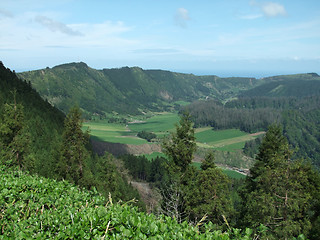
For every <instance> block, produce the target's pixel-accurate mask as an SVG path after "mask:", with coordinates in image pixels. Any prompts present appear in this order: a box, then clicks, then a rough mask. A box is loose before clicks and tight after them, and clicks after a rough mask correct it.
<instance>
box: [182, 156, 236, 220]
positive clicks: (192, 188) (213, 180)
mask: <svg viewBox="0 0 320 240" xmlns="http://www.w3.org/2000/svg"><path fill="white" fill-rule="evenodd" d="M201 169H202V170H201V171H198V173H197V174H196V175H193V177H192V176H191V177H190V176H188V177H189V178H192V179H190V181H189V184H188V185H187V186H186V190H185V205H186V212H187V213H188V215H189V218H190V220H191V221H196V222H198V221H199V220H200V219H201V218H202V217H203V216H206V217H207V220H209V221H211V222H213V223H214V224H217V225H220V226H221V225H223V224H224V217H226V218H227V219H228V218H229V216H231V215H232V213H233V207H232V201H231V198H230V185H231V181H230V179H229V178H228V177H227V176H226V175H225V174H224V173H223V172H222V170H221V169H220V168H217V167H216V165H215V163H214V154H213V153H212V152H210V153H209V154H208V155H207V156H206V157H205V159H204V161H203V162H202V163H201Z"/></svg>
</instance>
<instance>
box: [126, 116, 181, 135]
mask: <svg viewBox="0 0 320 240" xmlns="http://www.w3.org/2000/svg"><path fill="white" fill-rule="evenodd" d="M179 119H180V118H179V116H178V114H177V113H165V114H159V115H155V116H153V117H151V118H148V119H146V120H145V121H144V122H141V123H139V122H138V123H132V124H129V128H130V130H132V131H133V132H140V131H142V130H144V131H147V132H154V133H155V134H157V135H160V136H163V135H166V134H168V132H170V131H173V130H174V129H175V124H176V123H177V122H179Z"/></svg>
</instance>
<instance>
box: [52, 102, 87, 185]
mask: <svg viewBox="0 0 320 240" xmlns="http://www.w3.org/2000/svg"><path fill="white" fill-rule="evenodd" d="M81 127H82V119H81V112H80V109H79V108H78V107H74V108H72V109H71V110H70V112H69V114H68V115H67V117H66V119H65V121H64V132H63V135H62V146H61V157H60V161H59V163H58V171H59V175H60V176H61V177H62V178H64V179H67V180H69V181H71V182H74V183H76V184H78V182H79V180H80V179H82V178H83V177H84V172H85V168H87V166H86V159H87V158H88V157H89V153H88V151H87V149H86V147H85V146H86V144H87V142H88V136H87V135H86V134H85V133H83V131H82V130H81Z"/></svg>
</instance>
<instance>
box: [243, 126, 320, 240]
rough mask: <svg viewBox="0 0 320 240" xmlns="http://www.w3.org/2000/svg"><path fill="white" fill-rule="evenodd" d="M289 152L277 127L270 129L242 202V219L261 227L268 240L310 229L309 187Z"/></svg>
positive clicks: (310, 187) (285, 237)
mask: <svg viewBox="0 0 320 240" xmlns="http://www.w3.org/2000/svg"><path fill="white" fill-rule="evenodd" d="M291 155H292V151H290V149H289V144H288V141H287V140H286V138H285V137H284V136H283V135H282V131H281V128H280V127H279V126H275V125H273V126H271V127H270V128H269V130H268V132H267V133H266V136H265V138H264V139H263V141H262V144H261V146H260V149H259V154H258V155H257V158H256V160H257V161H256V163H255V165H254V166H253V167H252V168H251V169H250V172H251V174H250V176H249V177H248V178H247V182H246V187H245V190H244V191H243V192H242V193H241V197H242V200H243V211H242V220H243V222H244V225H245V226H250V227H252V228H256V227H258V226H259V225H260V224H264V225H265V226H267V227H268V228H269V229H270V232H269V233H270V236H269V237H270V239H272V238H274V239H288V238H292V237H293V236H298V235H299V234H305V235H307V234H308V232H309V231H310V228H311V222H310V214H309V212H310V208H311V207H312V192H315V190H311V189H314V188H315V186H313V185H312V183H311V182H310V179H309V178H308V174H309V173H310V171H309V170H307V169H306V168H305V167H304V165H303V164H302V162H301V161H293V160H291Z"/></svg>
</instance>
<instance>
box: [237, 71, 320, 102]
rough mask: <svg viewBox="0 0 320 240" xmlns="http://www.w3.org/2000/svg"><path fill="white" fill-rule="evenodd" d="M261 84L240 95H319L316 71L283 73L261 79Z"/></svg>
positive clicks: (319, 82) (319, 86)
mask: <svg viewBox="0 0 320 240" xmlns="http://www.w3.org/2000/svg"><path fill="white" fill-rule="evenodd" d="M263 81H264V82H265V83H264V84H263V85H260V86H257V87H255V88H253V89H250V90H248V91H245V92H243V93H241V94H240V96H241V97H308V96H320V76H319V75H318V74H316V73H308V74H296V75H283V76H275V77H270V78H265V79H263Z"/></svg>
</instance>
